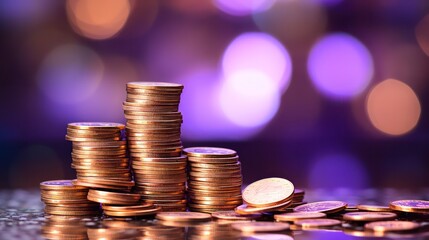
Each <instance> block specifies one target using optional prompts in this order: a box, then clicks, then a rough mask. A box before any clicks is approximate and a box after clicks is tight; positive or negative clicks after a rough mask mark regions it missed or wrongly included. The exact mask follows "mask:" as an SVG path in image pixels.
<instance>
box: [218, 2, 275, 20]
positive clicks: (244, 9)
mask: <svg viewBox="0 0 429 240" xmlns="http://www.w3.org/2000/svg"><path fill="white" fill-rule="evenodd" d="M212 1H214V3H215V5H216V6H217V7H218V8H219V9H220V10H222V11H223V12H225V13H228V14H230V15H235V16H244V15H249V14H252V13H255V12H261V11H265V10H267V9H269V8H270V7H271V6H272V5H273V3H274V2H275V0H212Z"/></svg>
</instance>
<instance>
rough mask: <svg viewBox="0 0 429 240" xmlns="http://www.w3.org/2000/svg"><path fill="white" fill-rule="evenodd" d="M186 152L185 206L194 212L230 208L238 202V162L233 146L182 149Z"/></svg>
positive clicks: (239, 194)
mask: <svg viewBox="0 0 429 240" xmlns="http://www.w3.org/2000/svg"><path fill="white" fill-rule="evenodd" d="M184 152H185V153H186V154H187V155H188V163H189V178H188V198H189V209H190V210H191V211H197V212H207V213H212V212H217V211H222V210H223V211H226V210H233V209H234V208H235V207H236V206H238V205H240V204H241V203H242V197H241V184H242V175H241V164H240V162H239V160H238V155H237V153H236V152H235V151H234V150H230V149H226V148H214V147H192V148H186V149H184Z"/></svg>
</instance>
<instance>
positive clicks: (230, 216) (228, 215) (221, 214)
mask: <svg viewBox="0 0 429 240" xmlns="http://www.w3.org/2000/svg"><path fill="white" fill-rule="evenodd" d="M261 216H262V215H261V214H253V215H241V214H238V213H236V212H235V211H217V212H214V213H212V217H214V218H216V219H226V220H255V219H258V218H260V217H261Z"/></svg>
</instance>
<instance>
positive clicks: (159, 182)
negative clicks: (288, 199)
mask: <svg viewBox="0 0 429 240" xmlns="http://www.w3.org/2000/svg"><path fill="white" fill-rule="evenodd" d="M182 90H183V85H180V84H174V83H160V82H130V83H128V84H127V99H126V101H125V102H124V103H123V109H124V114H125V118H126V119H127V127H126V129H127V140H128V147H129V151H130V155H131V160H132V169H133V172H134V180H135V182H136V187H135V188H134V192H135V193H139V194H141V196H142V198H143V199H144V200H145V201H147V202H152V203H154V204H156V205H158V206H160V207H162V209H163V210H164V211H183V210H185V209H186V198H185V182H186V156H181V154H182V142H181V140H180V133H181V125H182V114H181V113H180V112H179V111H178V109H179V103H180V95H181V93H182Z"/></svg>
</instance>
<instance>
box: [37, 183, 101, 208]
mask: <svg viewBox="0 0 429 240" xmlns="http://www.w3.org/2000/svg"><path fill="white" fill-rule="evenodd" d="M40 194H41V197H42V201H43V202H44V203H45V205H46V206H45V213H46V214H51V215H63V216H91V215H98V214H99V213H100V205H99V204H97V203H94V202H91V201H89V200H88V199H87V195H88V188H85V187H81V186H75V185H73V184H72V181H71V180H54V181H47V182H42V183H40Z"/></svg>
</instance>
